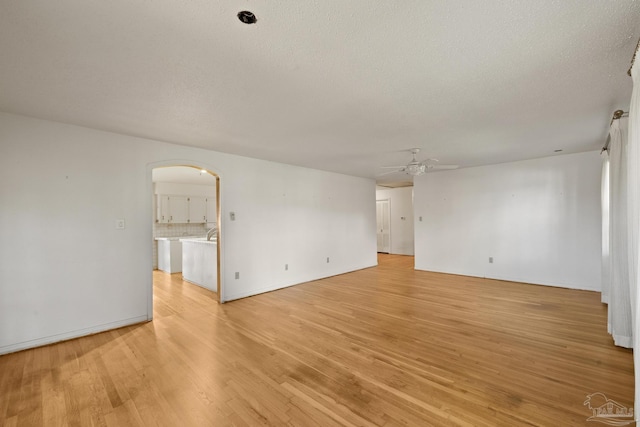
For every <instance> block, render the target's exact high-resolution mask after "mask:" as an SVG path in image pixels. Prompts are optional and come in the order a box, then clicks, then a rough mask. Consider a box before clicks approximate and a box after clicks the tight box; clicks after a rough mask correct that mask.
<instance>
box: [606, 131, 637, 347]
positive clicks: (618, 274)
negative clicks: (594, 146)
mask: <svg viewBox="0 0 640 427" xmlns="http://www.w3.org/2000/svg"><path fill="white" fill-rule="evenodd" d="M626 128H627V119H626V118H621V119H618V120H614V121H613V123H612V124H611V130H610V136H611V140H610V142H609V221H610V227H609V260H610V264H609V272H610V278H611V280H610V282H609V286H608V303H609V310H608V313H609V325H608V329H609V333H610V334H611V335H612V336H613V340H614V342H615V344H616V345H618V346H621V347H627V348H629V347H633V333H632V326H633V321H632V314H631V286H630V276H629V272H630V268H629V257H630V255H629V247H630V245H629V234H628V230H629V228H630V227H629V224H628V222H627V221H628V218H629V215H628V211H627V208H628V196H629V192H628V176H627V172H628V168H627V164H628V157H627V132H626Z"/></svg>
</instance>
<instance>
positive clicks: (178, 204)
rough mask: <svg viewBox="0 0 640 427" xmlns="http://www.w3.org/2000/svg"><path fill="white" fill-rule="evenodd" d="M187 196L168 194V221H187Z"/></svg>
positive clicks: (176, 222) (181, 222) (178, 222)
mask: <svg viewBox="0 0 640 427" xmlns="http://www.w3.org/2000/svg"><path fill="white" fill-rule="evenodd" d="M188 220H189V198H188V197H187V196H169V222H170V223H173V224H183V223H186V222H189V221H188Z"/></svg>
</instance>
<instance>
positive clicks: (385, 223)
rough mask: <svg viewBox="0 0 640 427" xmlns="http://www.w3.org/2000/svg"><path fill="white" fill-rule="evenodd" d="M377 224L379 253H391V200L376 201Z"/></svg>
mask: <svg viewBox="0 0 640 427" xmlns="http://www.w3.org/2000/svg"><path fill="white" fill-rule="evenodd" d="M376 224H377V231H376V236H377V242H378V252H380V253H386V254H388V253H390V252H391V208H390V205H389V199H385V200H376Z"/></svg>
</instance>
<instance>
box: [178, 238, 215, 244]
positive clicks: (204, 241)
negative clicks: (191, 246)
mask: <svg viewBox="0 0 640 427" xmlns="http://www.w3.org/2000/svg"><path fill="white" fill-rule="evenodd" d="M180 241H181V242H183V243H200V244H205V245H215V244H217V243H218V242H217V240H207V238H206V237H181V238H180Z"/></svg>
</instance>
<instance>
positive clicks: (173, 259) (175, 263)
mask: <svg viewBox="0 0 640 427" xmlns="http://www.w3.org/2000/svg"><path fill="white" fill-rule="evenodd" d="M156 240H157V241H158V270H162V271H164V272H167V273H179V272H181V271H182V243H181V242H180V240H179V239H178V238H177V237H174V238H171V237H158V238H156Z"/></svg>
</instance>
